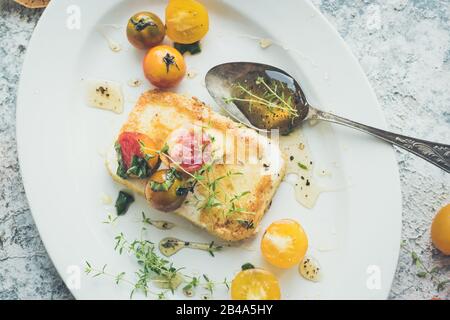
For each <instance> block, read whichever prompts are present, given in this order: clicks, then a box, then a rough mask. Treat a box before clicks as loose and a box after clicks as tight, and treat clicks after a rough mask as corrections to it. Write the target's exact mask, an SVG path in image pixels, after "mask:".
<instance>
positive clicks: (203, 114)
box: [107, 90, 285, 241]
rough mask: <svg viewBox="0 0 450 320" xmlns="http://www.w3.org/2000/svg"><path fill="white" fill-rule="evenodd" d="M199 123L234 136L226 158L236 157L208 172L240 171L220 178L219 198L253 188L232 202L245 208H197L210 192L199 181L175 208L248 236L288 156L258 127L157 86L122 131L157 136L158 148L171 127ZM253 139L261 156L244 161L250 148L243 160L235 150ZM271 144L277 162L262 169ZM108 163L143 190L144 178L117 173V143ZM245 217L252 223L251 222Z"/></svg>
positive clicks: (217, 231) (223, 234)
mask: <svg viewBox="0 0 450 320" xmlns="http://www.w3.org/2000/svg"><path fill="white" fill-rule="evenodd" d="M196 123H198V124H199V125H201V126H202V127H206V128H208V129H206V130H210V132H213V134H217V135H220V133H223V134H225V132H226V134H227V136H228V137H229V136H230V132H231V137H232V141H233V148H231V150H232V151H231V152H232V153H233V154H231V155H230V154H228V155H227V156H228V157H229V158H228V159H233V160H236V161H233V163H228V162H226V163H218V164H214V165H213V168H212V170H211V171H210V173H209V178H210V179H212V180H214V179H215V178H218V177H221V176H224V175H227V173H230V172H233V173H236V174H233V175H231V176H229V177H227V178H226V179H222V180H220V187H219V188H220V191H219V192H218V193H217V198H218V200H219V201H221V202H223V203H229V200H230V197H231V196H232V195H238V194H241V193H244V192H249V193H248V194H247V195H245V196H243V197H242V198H240V199H238V200H236V201H235V202H234V204H235V206H236V207H237V208H240V209H241V210H239V211H238V212H233V213H231V214H229V215H226V211H227V208H228V205H227V207H226V208H224V206H219V207H213V208H208V209H198V206H196V204H195V203H196V202H197V203H198V198H202V196H203V197H204V196H205V195H206V194H207V191H206V190H205V188H204V187H203V186H201V185H200V184H197V186H196V187H195V189H194V193H189V195H188V197H187V198H186V201H185V203H184V204H183V205H182V206H181V207H180V208H179V209H177V210H176V211H175V212H176V213H177V214H179V215H181V216H183V217H184V218H186V219H188V220H190V221H191V222H192V223H194V224H196V225H198V226H200V227H202V228H204V229H206V230H207V231H208V232H209V233H211V234H213V235H215V236H217V237H219V238H221V239H223V240H227V241H238V240H242V239H245V238H248V237H250V236H252V235H254V234H255V233H256V232H257V230H258V226H259V224H260V221H261V219H262V217H263V216H264V213H265V212H266V211H267V209H268V208H269V206H270V203H271V200H272V197H273V195H274V193H275V191H276V189H277V188H278V185H279V183H280V182H281V180H282V178H283V175H284V169H285V160H284V158H283V157H282V155H281V152H280V151H279V149H278V147H274V146H272V145H271V144H270V143H269V144H268V145H265V146H263V145H262V144H261V141H265V142H268V141H269V140H267V138H263V137H261V136H260V135H258V134H257V133H256V132H255V131H253V130H250V129H248V128H245V127H242V126H241V125H240V124H238V123H235V122H233V121H232V120H231V119H229V118H227V117H224V116H222V115H220V114H218V113H216V112H214V111H212V110H211V109H210V108H209V107H208V106H206V105H205V104H204V103H203V102H201V101H199V100H198V99H196V98H188V97H185V96H182V95H179V94H175V93H171V92H163V91H159V90H152V91H147V92H145V93H144V94H142V96H141V97H140V98H139V100H138V102H137V104H136V106H135V108H134V109H133V110H132V111H131V113H130V115H129V118H128V120H127V122H126V123H125V124H124V125H123V127H122V129H121V131H120V132H125V131H129V132H140V133H144V134H146V135H148V136H149V137H150V138H151V139H152V140H153V141H155V143H156V148H158V149H160V148H162V147H163V146H164V143H165V142H166V139H167V137H168V136H169V135H170V133H171V132H172V131H173V130H175V129H177V128H179V127H181V126H183V125H187V124H196ZM261 139H262V140H261ZM264 139H265V140H264ZM222 141H223V140H222ZM251 143H256V144H257V145H258V150H259V151H260V152H259V151H258V155H257V157H258V159H259V160H260V161H258V162H257V163H254V164H248V163H247V162H248V161H247V162H246V161H245V160H248V159H249V155H248V154H247V153H244V155H243V156H244V157H245V159H239V156H237V155H236V154H237V151H236V148H238V146H242V145H246V144H251ZM268 146H270V148H271V150H272V151H273V152H272V154H271V157H275V158H276V159H275V160H276V161H278V162H277V169H276V170H275V171H274V172H271V173H270V174H264V173H263V172H264V170H265V168H266V167H267V164H266V163H268V161H266V163H264V161H265V158H264V157H265V156H267V154H268V150H267V148H268ZM264 148H265V149H264ZM272 160H273V159H272ZM272 160H271V161H272ZM107 167H108V170H109V172H110V174H111V176H112V177H113V179H114V180H115V181H117V182H119V183H121V184H123V185H125V186H126V187H128V188H130V189H132V190H133V191H135V192H137V193H139V194H141V195H144V190H145V183H146V180H145V179H127V180H124V179H122V178H120V177H118V176H117V175H116V174H115V172H116V169H117V158H116V156H115V151H114V149H113V148H112V149H111V151H110V153H109V155H108V158H107ZM237 173H239V174H237ZM247 222H251V224H249V223H247Z"/></svg>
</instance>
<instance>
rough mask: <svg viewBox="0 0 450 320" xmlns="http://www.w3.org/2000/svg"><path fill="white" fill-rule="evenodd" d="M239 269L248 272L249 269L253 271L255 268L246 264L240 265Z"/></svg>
mask: <svg viewBox="0 0 450 320" xmlns="http://www.w3.org/2000/svg"><path fill="white" fill-rule="evenodd" d="M241 269H242V271H244V270H249V269H255V266H254V265H252V264H251V263H249V262H247V263H244V264H243V265H242V267H241Z"/></svg>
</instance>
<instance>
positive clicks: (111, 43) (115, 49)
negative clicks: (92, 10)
mask: <svg viewBox="0 0 450 320" xmlns="http://www.w3.org/2000/svg"><path fill="white" fill-rule="evenodd" d="M106 27H109V28H114V29H119V28H120V26H118V25H115V24H104V25H100V26H98V27H97V31H98V32H99V33H100V34H101V35H102V37H103V38H105V40H106V42H107V43H108V47H109V49H111V51H112V52H119V51H121V50H122V46H121V45H120V44H119V43H118V42H116V41H114V40H113V39H112V38H111V37H110V36H109V35H108V34H107V33H106V32H105V28H106Z"/></svg>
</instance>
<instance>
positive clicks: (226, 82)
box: [205, 62, 309, 134]
mask: <svg viewBox="0 0 450 320" xmlns="http://www.w3.org/2000/svg"><path fill="white" fill-rule="evenodd" d="M205 83H206V88H207V89H208V91H209V94H210V95H211V96H212V97H213V98H214V100H215V101H216V102H217V104H218V105H219V106H220V107H221V108H222V109H224V111H226V112H227V113H228V114H229V115H230V116H232V117H233V118H234V119H235V120H237V121H239V122H242V123H244V124H245V125H247V126H250V127H252V128H254V129H256V130H259V131H268V130H273V129H279V130H280V133H281V134H286V133H288V132H290V131H292V130H293V129H294V128H295V127H296V126H298V125H299V124H300V122H302V121H303V120H304V119H305V118H306V117H307V115H308V112H309V105H308V103H307V101H306V97H305V95H304V93H303V91H302V89H301V87H300V85H299V84H298V83H297V81H295V80H294V78H293V77H291V76H290V75H289V74H288V73H286V72H285V71H283V70H281V69H279V68H276V67H273V66H270V65H266V64H260V63H252V62H231V63H224V64H220V65H217V66H215V67H214V68H212V69H211V70H209V71H208V73H207V74H206V78H205Z"/></svg>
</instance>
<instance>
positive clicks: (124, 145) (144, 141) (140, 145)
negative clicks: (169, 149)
mask: <svg viewBox="0 0 450 320" xmlns="http://www.w3.org/2000/svg"><path fill="white" fill-rule="evenodd" d="M117 143H118V144H119V145H120V150H121V153H122V160H123V162H124V165H125V167H126V169H129V168H130V167H131V164H132V162H133V157H135V156H136V157H139V158H143V159H145V160H146V161H147V164H148V165H149V167H150V168H151V169H152V170H155V169H156V167H157V166H158V164H159V155H158V150H156V148H155V143H154V142H153V140H152V139H150V138H149V137H148V136H147V135H145V134H143V133H139V132H122V133H121V134H120V136H119V138H118V139H117Z"/></svg>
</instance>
